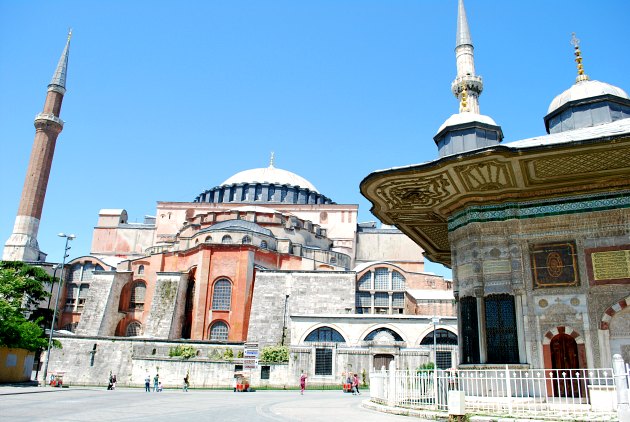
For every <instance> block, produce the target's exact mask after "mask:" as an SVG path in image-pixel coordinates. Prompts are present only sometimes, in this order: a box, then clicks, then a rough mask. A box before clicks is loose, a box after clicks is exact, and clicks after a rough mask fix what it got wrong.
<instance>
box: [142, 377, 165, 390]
mask: <svg viewBox="0 0 630 422" xmlns="http://www.w3.org/2000/svg"><path fill="white" fill-rule="evenodd" d="M144 391H146V392H147V393H150V392H151V375H149V373H148V372H147V376H146V377H144ZM153 391H154V392H156V393H159V392H160V391H162V382H161V381H160V374H155V376H154V377H153Z"/></svg>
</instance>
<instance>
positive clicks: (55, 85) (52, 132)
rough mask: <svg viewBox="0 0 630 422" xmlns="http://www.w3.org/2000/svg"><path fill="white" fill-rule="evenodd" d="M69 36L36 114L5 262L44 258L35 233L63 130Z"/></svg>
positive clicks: (70, 32) (6, 246) (69, 34)
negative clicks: (26, 165) (61, 116)
mask: <svg viewBox="0 0 630 422" xmlns="http://www.w3.org/2000/svg"><path fill="white" fill-rule="evenodd" d="M71 35H72V30H70V31H69V33H68V40H67V41H66V46H65V48H64V50H63V53H61V58H60V59H59V64H58V65H57V69H56V70H55V73H54V74H53V77H52V80H51V82H50V84H49V85H48V93H47V94H46V101H45V103H44V109H43V110H42V112H41V113H39V114H38V115H37V116H35V122H34V124H35V140H34V141H33V150H32V151H31V158H30V160H29V163H28V169H27V171H26V177H25V179H24V188H23V189H22V197H21V198H20V206H19V208H18V212H17V216H16V217H15V224H14V226H13V233H11V236H10V237H9V239H8V240H7V242H6V244H5V246H4V252H3V254H2V259H3V260H5V261H44V260H45V258H46V255H45V254H44V253H42V252H41V251H40V250H39V245H38V243H37V233H38V231H39V222H40V220H41V218H42V209H43V207H44V198H45V197H46V189H47V187H48V177H49V176H50V169H51V167H52V160H53V155H54V153H55V145H56V143H57V137H58V136H59V133H61V131H62V130H63V120H61V119H60V118H59V114H60V113H61V103H62V102H63V96H64V94H65V93H66V75H67V72H68V55H69V52H70V37H71Z"/></svg>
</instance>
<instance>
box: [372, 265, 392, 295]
mask: <svg viewBox="0 0 630 422" xmlns="http://www.w3.org/2000/svg"><path fill="white" fill-rule="evenodd" d="M374 289H375V290H389V271H388V270H387V268H377V269H376V270H374Z"/></svg>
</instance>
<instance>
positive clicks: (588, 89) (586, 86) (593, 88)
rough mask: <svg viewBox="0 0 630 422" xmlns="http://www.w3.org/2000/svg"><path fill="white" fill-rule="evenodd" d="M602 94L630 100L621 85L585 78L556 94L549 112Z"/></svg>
mask: <svg viewBox="0 0 630 422" xmlns="http://www.w3.org/2000/svg"><path fill="white" fill-rule="evenodd" d="M600 95H614V96H615V97H620V98H623V99H626V100H630V97H628V94H627V93H626V92H625V91H624V90H623V89H621V88H619V87H616V86H614V85H611V84H607V83H606V82H600V81H591V80H585V81H580V82H577V83H575V84H574V85H572V86H571V88H569V89H567V90H566V91H564V92H563V93H562V94H560V95H558V96H556V98H554V99H553V101H551V104H549V108H548V109H547V114H550V113H552V112H553V111H555V110H557V109H559V108H560V107H562V106H563V105H565V104H567V103H569V102H572V101H578V100H583V99H587V98H593V97H598V96H600Z"/></svg>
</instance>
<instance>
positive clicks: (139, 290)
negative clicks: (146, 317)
mask: <svg viewBox="0 0 630 422" xmlns="http://www.w3.org/2000/svg"><path fill="white" fill-rule="evenodd" d="M146 290H147V286H146V284H144V282H142V281H138V282H136V283H135V284H134V285H133V287H132V289H131V299H130V300H129V309H137V310H142V309H144V295H145V293H146Z"/></svg>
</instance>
